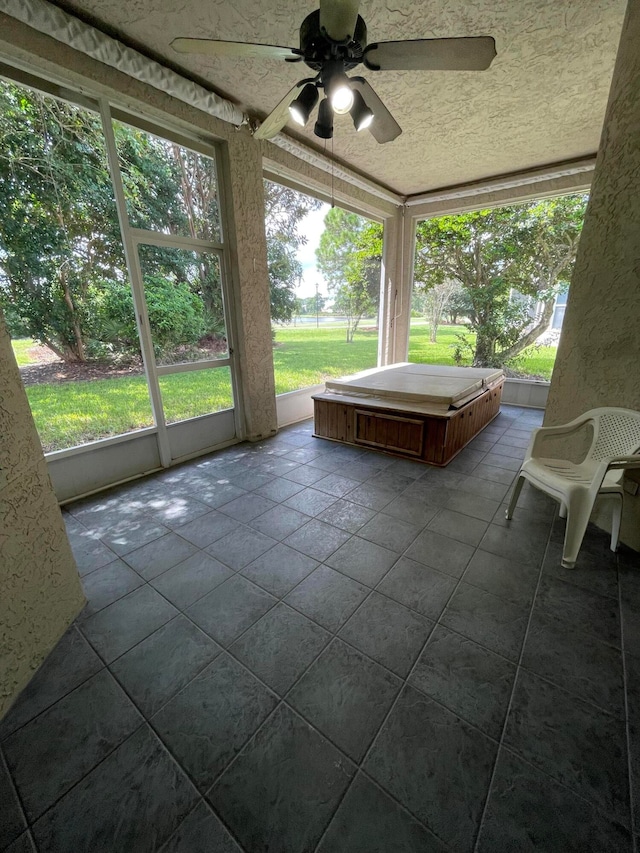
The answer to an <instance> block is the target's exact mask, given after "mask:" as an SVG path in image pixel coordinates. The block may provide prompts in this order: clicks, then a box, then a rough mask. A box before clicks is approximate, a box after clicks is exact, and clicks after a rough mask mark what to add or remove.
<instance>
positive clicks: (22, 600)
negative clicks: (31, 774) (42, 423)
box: [0, 314, 84, 717]
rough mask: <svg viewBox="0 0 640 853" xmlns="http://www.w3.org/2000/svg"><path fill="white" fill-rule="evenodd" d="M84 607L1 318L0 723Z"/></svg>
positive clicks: (78, 581) (57, 508)
mask: <svg viewBox="0 0 640 853" xmlns="http://www.w3.org/2000/svg"><path fill="white" fill-rule="evenodd" d="M83 603H84V595H83V592H82V587H81V586H80V579H79V577H78V572H77V570H76V564H75V562H74V559H73V556H72V554H71V549H70V547H69V542H68V540H67V535H66V531H65V527H64V523H63V521H62V515H61V513H60V508H59V507H58V504H57V502H56V499H55V495H54V494H53V489H52V487H51V483H50V480H49V475H48V474H47V466H46V463H45V461H44V456H43V453H42V448H41V446H40V440H39V439H38V435H37V433H36V429H35V426H34V423H33V419H32V417H31V410H30V409H29V403H28V402H27V397H26V394H25V393H24V389H23V387H22V384H21V382H20V375H19V371H18V368H17V365H16V362H15V359H14V357H13V352H12V349H11V342H10V340H9V335H8V333H7V329H6V325H5V323H4V319H3V318H2V316H1V314H0V717H2V716H3V714H4V713H5V711H6V710H7V709H8V708H9V706H10V705H11V703H12V701H13V699H15V697H16V696H17V694H18V693H19V692H20V690H21V689H22V688H23V687H24V686H25V685H26V683H27V681H28V680H29V678H30V677H31V675H32V674H33V672H34V671H35V670H36V669H37V668H38V666H39V665H40V664H41V663H42V661H43V660H44V658H45V657H46V655H47V654H48V653H49V652H50V651H51V649H52V648H53V646H54V645H55V643H56V642H57V641H58V640H59V639H60V637H61V636H62V634H63V633H64V631H65V629H66V628H67V626H68V625H69V624H70V623H71V621H72V620H73V619H74V617H75V616H76V614H77V613H78V611H79V610H80V608H81V607H82V605H83Z"/></svg>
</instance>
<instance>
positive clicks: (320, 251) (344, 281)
mask: <svg viewBox="0 0 640 853" xmlns="http://www.w3.org/2000/svg"><path fill="white" fill-rule="evenodd" d="M382 234H383V229H382V225H380V224H379V223H377V222H371V221H370V220H368V219H364V218H363V217H362V216H358V215H357V214H355V213H349V212H348V211H346V210H342V208H339V207H333V208H332V209H331V210H330V211H329V212H328V213H327V215H326V216H325V219H324V231H323V233H322V236H321V237H320V244H319V246H318V248H317V249H316V257H317V259H318V269H319V270H320V272H321V273H322V274H323V276H324V278H325V280H326V282H327V286H328V287H329V290H330V291H331V293H332V294H333V296H334V311H336V312H338V313H343V314H345V315H346V317H347V343H351V342H352V341H353V337H354V335H355V333H356V330H357V328H358V324H359V322H360V320H361V319H362V317H364V316H365V315H367V314H377V311H378V306H379V303H380V274H381V264H382Z"/></svg>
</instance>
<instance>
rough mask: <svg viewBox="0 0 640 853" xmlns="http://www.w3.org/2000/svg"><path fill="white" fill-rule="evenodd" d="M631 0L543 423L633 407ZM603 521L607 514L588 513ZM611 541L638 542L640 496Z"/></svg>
mask: <svg viewBox="0 0 640 853" xmlns="http://www.w3.org/2000/svg"><path fill="white" fill-rule="evenodd" d="M639 45H640V0H630V2H629V5H628V7H627V16H626V19H625V23H624V26H623V29H622V36H621V39H620V47H619V50H618V57H617V60H616V66H615V70H614V74H613V80H612V83H611V91H610V93H609V103H608V106H607V113H606V117H605V122H604V128H603V132H602V139H601V142H600V149H599V152H598V159H597V163H596V170H595V175H594V179H593V184H592V191H591V199H590V201H589V206H588V209H587V214H586V218H585V223H584V229H583V231H582V237H581V240H580V246H579V248H578V255H577V258H576V264H575V269H574V273H573V277H572V279H571V288H570V290H569V301H568V304H567V310H566V315H565V319H564V325H563V329H562V338H561V340H560V346H559V349H558V356H557V359H556V366H555V369H554V372H553V377H552V380H551V389H550V393H549V403H548V406H547V413H546V417H545V423H548V424H558V423H562V422H564V421H568V420H570V419H571V418H574V417H576V416H577V415H578V414H580V413H581V412H584V411H585V410H586V409H592V408H595V407H596V406H623V407H625V408H628V409H637V410H640V48H639ZM594 520H596V522H597V523H602V524H603V526H605V525H606V524H608V519H607V520H606V521H605V520H604V517H603V516H601V515H600V514H598V515H597V516H596V517H595V519H594ZM621 538H622V540H623V541H624V542H627V544H629V545H631V546H632V547H634V548H636V549H640V498H638V497H630V496H628V495H625V517H624V518H623V523H622V534H621Z"/></svg>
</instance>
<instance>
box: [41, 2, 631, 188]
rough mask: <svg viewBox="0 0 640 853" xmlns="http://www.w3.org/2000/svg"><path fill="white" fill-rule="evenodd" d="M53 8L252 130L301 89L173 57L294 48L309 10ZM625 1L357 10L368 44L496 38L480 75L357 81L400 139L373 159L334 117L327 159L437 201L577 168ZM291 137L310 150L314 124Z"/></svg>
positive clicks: (295, 75)
mask: <svg viewBox="0 0 640 853" xmlns="http://www.w3.org/2000/svg"><path fill="white" fill-rule="evenodd" d="M56 5H58V6H60V7H61V8H64V9H65V10H66V11H68V12H71V13H72V14H76V15H78V17H80V18H82V19H83V20H85V21H87V22H89V23H91V24H93V25H94V26H97V27H98V28H100V29H102V30H104V31H105V32H107V33H109V34H110V35H114V36H116V37H117V38H120V39H121V40H122V41H124V42H125V43H127V44H129V45H131V46H133V47H136V48H137V49H138V50H141V51H142V52H144V53H147V54H148V55H149V56H152V57H153V58H155V59H157V60H159V61H161V62H164V63H165V64H169V65H170V66H171V67H173V68H175V69H176V70H179V71H181V73H183V74H184V75H186V76H188V77H191V78H193V79H196V80H198V81H199V82H204V83H205V85H208V86H209V87H211V88H213V89H214V90H215V91H217V92H218V93H219V94H221V95H224V96H225V97H227V98H228V99H229V100H231V101H233V102H235V103H236V104H238V105H239V106H241V107H242V108H243V109H244V110H246V111H247V112H249V113H250V114H253V115H256V116H258V117H260V118H263V117H264V116H266V115H267V114H268V113H269V112H270V110H271V109H272V108H273V107H274V106H275V105H276V103H277V102H278V101H279V100H280V99H281V98H282V97H283V96H284V94H285V93H286V92H287V90H288V89H289V88H290V87H291V86H293V85H294V84H295V83H296V82H297V81H298V80H300V79H301V78H302V77H304V76H307V75H306V73H305V71H306V70H308V69H306V66H304V65H302V64H300V65H289V64H287V63H284V62H282V61H278V60H272V61H268V62H259V61H257V60H251V59H209V58H202V57H188V56H183V55H178V54H176V53H175V52H174V51H172V49H171V48H170V47H169V43H170V41H171V40H172V39H173V38H175V37H176V36H194V37H212V38H219V39H229V40H235V41H255V42H264V43H271V44H281V45H291V46H297V44H298V27H299V24H300V22H301V21H302V19H303V18H304V16H305V15H307V14H308V13H309V12H311V11H313V9H314V8H317V7H316V4H315V2H314V0H305V2H300V0H233V2H229V0H130V2H127V3H122V2H121V0H64V2H59V3H57V4H56ZM625 6H626V3H625V0H518V2H513V0H403V2H401V3H398V2H393V3H392V2H390V0H386V2H382V3H381V2H374V0H362V3H361V7H360V14H361V15H362V16H363V17H364V19H365V21H366V23H367V27H368V31H369V40H370V41H383V40H392V39H406V38H436V37H447V36H470V35H493V36H494V38H495V39H496V46H497V51H498V55H497V58H496V59H495V60H494V62H493V64H492V66H491V68H490V69H489V70H488V71H485V72H480V73H478V72H476V73H471V72H455V73H451V72H449V73H443V72H422V73H421V72H409V71H405V72H400V71H389V72H383V73H378V74H376V73H374V72H370V71H366V70H365V71H360V69H361V68H362V66H359V69H358V70H357V71H356V72H355V73H362V74H363V75H364V76H366V77H367V78H368V79H369V81H370V82H371V83H372V85H373V86H374V87H375V89H376V91H377V92H378V94H379V95H380V96H381V98H382V99H383V100H384V102H385V103H386V105H387V106H388V107H389V109H390V110H391V111H392V113H393V115H394V116H395V118H396V120H397V121H398V122H399V124H400V125H401V127H402V129H403V133H402V135H401V136H400V137H398V139H396V140H395V141H394V142H391V143H388V144H386V145H378V144H377V143H376V142H375V140H374V139H373V137H372V136H371V135H370V134H369V133H367V132H366V131H364V132H362V133H358V134H356V133H355V131H354V130H353V126H352V124H351V120H350V118H349V116H343V117H336V122H335V135H334V139H333V141H329V142H328V143H327V151H328V153H331V151H332V150H333V155H334V156H335V158H336V159H337V160H339V161H341V162H343V163H345V164H347V165H349V166H351V167H352V168H354V169H356V170H358V171H359V172H361V173H363V174H365V175H368V176H369V177H371V178H372V179H374V180H376V181H378V182H379V183H381V184H383V185H384V186H386V187H388V188H390V189H393V190H395V191H396V192H398V193H400V194H402V195H406V196H410V195H413V194H418V193H423V192H426V191H429V190H433V189H439V188H442V187H450V186H454V185H458V184H464V183H468V182H472V181H477V180H481V179H483V178H488V177H491V176H494V175H503V174H509V173H512V172H518V171H521V170H525V169H531V168H534V167H538V166H544V165H546V164H552V163H558V162H562V161H565V160H571V159H574V158H580V157H583V156H585V155H589V154H592V153H593V152H595V151H596V149H597V147H598V143H599V138H600V131H601V127H602V122H603V119H604V111H605V106H606V102H607V95H608V90H609V84H610V81H611V75H612V72H613V66H614V61H615V55H616V49H617V45H618V40H619V36H620V30H621V26H622V20H623V16H624V10H625ZM286 132H287V133H289V134H290V135H291V136H294V137H297V138H298V139H303V140H304V141H305V142H307V143H308V144H310V145H311V146H313V147H315V148H317V149H318V150H324V144H323V143H322V142H321V140H319V139H317V137H315V136H314V135H313V121H311V122H310V123H309V125H308V127H307V128H306V129H305V130H303V131H301V132H299V133H298V132H296V131H294V130H293V128H292V127H291V125H289V126H288V127H287V129H286Z"/></svg>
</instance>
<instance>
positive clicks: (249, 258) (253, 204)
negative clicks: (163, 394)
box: [227, 131, 277, 441]
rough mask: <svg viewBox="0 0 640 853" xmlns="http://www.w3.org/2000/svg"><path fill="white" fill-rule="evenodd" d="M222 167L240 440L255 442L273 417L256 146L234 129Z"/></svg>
mask: <svg viewBox="0 0 640 853" xmlns="http://www.w3.org/2000/svg"><path fill="white" fill-rule="evenodd" d="M227 169H228V179H229V189H230V195H231V198H230V199H229V201H230V209H229V213H230V218H231V230H232V233H231V234H230V235H229V238H230V239H229V243H230V246H231V264H232V268H233V269H232V274H233V278H234V293H235V315H236V323H237V333H238V334H237V340H236V346H237V349H238V352H237V355H238V366H239V371H240V380H241V387H242V398H243V401H242V402H243V408H244V419H245V437H246V438H248V439H250V440H252V441H255V440H258V439H260V438H263V437H265V436H268V435H273V434H274V433H275V432H276V430H277V415H276V401H275V383H274V378H273V343H272V339H271V303H270V298H269V276H268V269H267V246H266V238H265V232H264V189H263V181H262V158H261V154H260V146H259V145H258V144H257V142H256V141H255V140H254V139H252V137H251V136H250V135H249V134H248V133H247V132H245V131H240V132H238V133H237V134H235V135H234V136H232V137H231V138H230V140H229V146H228V162H227Z"/></svg>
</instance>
